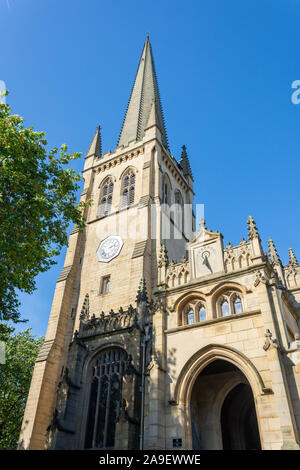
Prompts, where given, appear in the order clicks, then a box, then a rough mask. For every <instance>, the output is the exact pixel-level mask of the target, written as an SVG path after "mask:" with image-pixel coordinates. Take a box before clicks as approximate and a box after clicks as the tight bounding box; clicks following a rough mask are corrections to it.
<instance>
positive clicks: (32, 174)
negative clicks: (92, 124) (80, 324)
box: [0, 103, 90, 322]
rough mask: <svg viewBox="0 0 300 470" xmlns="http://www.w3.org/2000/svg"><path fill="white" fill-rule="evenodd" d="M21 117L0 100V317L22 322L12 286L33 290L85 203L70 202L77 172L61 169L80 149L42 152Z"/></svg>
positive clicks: (41, 136) (41, 142) (40, 138)
mask: <svg viewBox="0 0 300 470" xmlns="http://www.w3.org/2000/svg"><path fill="white" fill-rule="evenodd" d="M23 122H24V119H23V118H22V117H20V116H18V115H13V114H11V109H10V107H9V106H8V105H6V104H3V103H2V104H1V103H0V321H1V320H2V321H3V320H4V321H7V320H11V321H13V322H19V321H22V320H21V319H20V313H19V311H18V310H19V309H18V307H19V305H20V304H19V302H18V297H17V289H19V290H20V291H23V292H26V293H29V294H30V293H32V292H33V290H34V289H35V277H36V275H37V274H38V273H40V272H43V271H46V270H48V269H49V268H50V267H51V266H52V265H53V264H55V261H54V259H53V258H54V257H55V256H56V255H57V254H59V252H60V250H61V248H62V247H63V246H64V245H67V242H68V239H67V228H68V226H69V224H70V222H71V221H72V222H73V223H74V224H77V226H78V227H79V229H82V228H83V227H84V219H83V209H84V207H86V206H87V205H88V204H89V203H90V201H88V202H86V203H81V204H79V205H77V204H76V192H77V189H78V188H79V181H80V179H81V176H80V175H79V174H77V173H76V172H75V171H74V170H73V169H70V168H65V167H66V165H68V164H69V163H70V161H71V160H74V159H77V158H79V157H80V156H81V154H80V153H73V154H70V153H68V152H67V146H66V145H62V146H61V147H60V149H59V150H58V149H57V148H54V149H53V150H50V151H48V150H47V148H46V146H47V141H46V139H45V133H44V132H36V131H34V129H33V127H29V128H28V129H27V128H25V127H24V125H23Z"/></svg>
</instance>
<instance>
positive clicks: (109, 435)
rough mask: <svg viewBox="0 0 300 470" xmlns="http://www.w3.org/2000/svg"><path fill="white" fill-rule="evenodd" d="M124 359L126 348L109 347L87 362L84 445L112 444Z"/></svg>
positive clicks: (112, 445) (99, 446) (110, 446)
mask: <svg viewBox="0 0 300 470" xmlns="http://www.w3.org/2000/svg"><path fill="white" fill-rule="evenodd" d="M126 361H127V353H126V352H125V351H123V350H122V349H119V348H110V349H106V350H105V351H102V352H101V353H100V354H99V355H98V356H96V358H95V359H94V360H93V361H92V363H91V365H90V368H89V381H90V384H91V385H90V395H89V406H88V418H87V426H86V435H85V445H84V447H85V449H113V448H114V444H115V430H116V420H117V418H118V415H119V410H120V405H121V400H122V384H123V376H124V374H125V368H126Z"/></svg>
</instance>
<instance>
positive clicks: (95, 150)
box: [86, 126, 102, 158]
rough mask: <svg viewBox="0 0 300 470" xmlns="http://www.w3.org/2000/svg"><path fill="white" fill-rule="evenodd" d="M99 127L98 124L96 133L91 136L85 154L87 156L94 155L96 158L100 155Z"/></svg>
mask: <svg viewBox="0 0 300 470" xmlns="http://www.w3.org/2000/svg"><path fill="white" fill-rule="evenodd" d="M100 129H101V127H100V126H98V127H97V130H96V133H95V135H94V137H93V140H92V142H91V145H90V148H89V149H88V152H87V154H86V156H87V157H91V156H93V155H94V156H95V157H96V158H101V157H102V145H101V133H100Z"/></svg>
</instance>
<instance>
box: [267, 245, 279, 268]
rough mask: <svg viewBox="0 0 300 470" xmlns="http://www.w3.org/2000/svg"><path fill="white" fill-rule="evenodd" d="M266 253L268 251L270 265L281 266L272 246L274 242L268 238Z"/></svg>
mask: <svg viewBox="0 0 300 470" xmlns="http://www.w3.org/2000/svg"><path fill="white" fill-rule="evenodd" d="M268 251H269V259H270V262H271V264H273V265H274V264H281V260H280V258H279V255H278V253H277V250H276V247H275V245H274V242H273V240H272V238H269V240H268Z"/></svg>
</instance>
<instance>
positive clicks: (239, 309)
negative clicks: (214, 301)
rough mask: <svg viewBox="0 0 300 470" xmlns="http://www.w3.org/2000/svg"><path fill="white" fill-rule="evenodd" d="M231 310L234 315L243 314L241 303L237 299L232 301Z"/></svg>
mask: <svg viewBox="0 0 300 470" xmlns="http://www.w3.org/2000/svg"><path fill="white" fill-rule="evenodd" d="M233 310H234V313H242V312H243V306H242V301H241V299H240V298H239V297H236V298H235V299H234V302H233Z"/></svg>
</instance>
